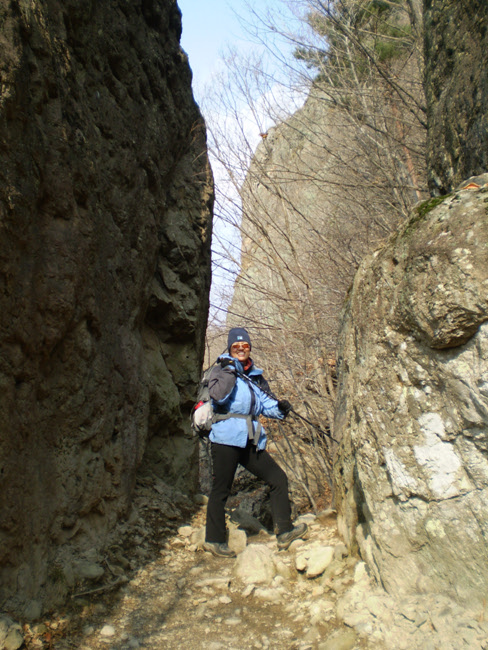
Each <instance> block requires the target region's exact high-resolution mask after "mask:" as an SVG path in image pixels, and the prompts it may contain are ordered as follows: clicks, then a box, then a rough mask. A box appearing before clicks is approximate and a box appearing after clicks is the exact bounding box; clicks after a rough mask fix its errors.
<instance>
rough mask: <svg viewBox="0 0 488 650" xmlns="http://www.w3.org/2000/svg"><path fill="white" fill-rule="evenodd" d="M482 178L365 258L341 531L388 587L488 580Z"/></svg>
mask: <svg viewBox="0 0 488 650" xmlns="http://www.w3.org/2000/svg"><path fill="white" fill-rule="evenodd" d="M472 181H473V182H472V183H471V185H472V186H473V187H474V188H475V189H473V190H466V189H465V190H460V191H457V192H455V193H454V194H452V195H450V196H449V197H444V200H442V199H441V198H438V199H432V200H430V201H428V202H427V203H423V204H421V205H420V206H419V207H418V208H417V209H416V210H414V212H413V214H412V217H411V219H410V220H409V221H407V222H406V224H405V225H404V227H403V228H402V229H401V230H400V232H399V234H398V235H396V236H394V237H392V239H391V240H390V241H389V243H388V244H387V245H386V246H385V247H384V248H383V249H381V250H380V251H378V252H376V253H375V254H374V255H372V256H370V257H369V258H367V259H366V260H364V262H363V263H362V264H361V266H360V269H359V271H358V274H357V276H356V279H355V282H354V285H353V287H352V290H351V293H350V295H349V297H348V301H347V305H346V313H345V320H344V326H343V330H342V334H341V338H342V340H341V357H340V359H339V369H340V385H339V397H338V414H337V421H336V437H340V438H341V445H340V446H339V448H338V449H337V456H336V461H335V479H336V483H337V489H338V502H337V507H338V511H339V524H340V528H341V532H342V534H343V535H344V537H345V539H346V540H347V542H348V544H349V545H350V546H353V547H354V546H358V547H359V549H360V552H361V554H362V557H363V558H364V559H366V560H367V562H368V564H369V566H370V568H371V569H372V570H373V572H374V573H375V575H376V577H377V578H378V580H379V581H380V582H381V583H382V584H383V585H384V586H385V587H386V589H387V590H388V591H390V592H393V593H396V594H405V593H418V592H421V593H422V592H441V593H443V594H445V595H447V596H451V597H453V598H456V599H458V600H460V601H463V602H464V603H468V604H471V603H473V602H478V603H479V602H481V601H482V599H483V598H484V597H485V587H486V583H487V580H488V562H487V560H488V544H487V539H488V527H487V522H488V455H487V451H488V439H487V427H488V293H487V287H488V245H487V242H488V209H487V201H488V194H487V193H486V192H487V189H488V175H484V176H483V177H481V178H475V179H472ZM476 186H477V187H478V189H476Z"/></svg>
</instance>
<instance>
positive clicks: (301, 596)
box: [24, 479, 378, 650]
mask: <svg viewBox="0 0 488 650" xmlns="http://www.w3.org/2000/svg"><path fill="white" fill-rule="evenodd" d="M168 515H169V517H172V519H170V520H169V524H168ZM130 521H131V523H130V524H127V525H126V527H125V529H124V530H122V531H121V532H120V535H121V537H120V540H119V541H118V543H117V544H114V546H113V547H111V549H110V551H109V554H108V555H107V556H106V557H105V558H104V560H103V562H104V566H105V567H106V568H107V571H106V573H105V576H104V578H103V580H102V581H101V582H100V583H96V584H83V585H77V586H76V587H75V588H74V597H73V598H72V599H71V601H70V602H69V604H68V606H67V607H66V608H65V609H64V610H63V611H60V612H56V613H54V614H53V615H52V616H51V617H47V618H46V619H45V620H44V621H43V622H41V623H35V624H32V625H31V626H25V627H24V633H25V636H26V647H27V648H28V649H29V650H31V649H34V648H39V649H41V648H55V649H56V650H68V649H73V648H76V649H77V650H99V649H102V648H103V649H106V648H110V649H111V650H129V649H132V648H142V649H145V650H162V649H168V650H171V649H175V650H176V649H180V648H195V649H200V648H201V649H202V650H203V649H205V650H219V649H222V650H223V649H231V648H235V649H237V650H242V649H244V648H269V649H274V648H276V649H278V648H280V649H289V650H291V649H297V650H298V649H300V650H305V649H314V648H319V647H320V648H322V647H324V648H325V647H326V646H324V645H323V644H324V642H326V640H327V639H328V638H330V636H331V635H332V634H333V633H334V632H337V631H338V630H342V631H343V632H344V634H343V635H342V636H343V637H344V638H343V640H342V641H343V643H342V645H340V646H337V645H335V646H334V645H332V646H330V647H331V648H339V647H340V648H367V647H370V646H369V645H368V643H367V642H366V641H365V640H361V639H360V638H359V637H358V636H357V634H356V633H354V632H351V630H347V629H346V630H344V626H343V625H341V624H339V623H338V622H337V620H336V618H335V616H334V602H335V601H336V600H337V597H338V593H339V592H340V591H341V590H344V589H345V588H347V586H348V585H350V584H351V583H352V581H353V570H354V565H355V563H356V560H353V561H350V562H349V567H348V568H347V567H346V563H344V566H343V568H342V570H341V571H340V572H339V573H340V576H339V577H335V578H334V577H332V578H331V579H330V580H331V584H333V583H335V584H334V589H335V591H334V589H332V588H331V587H327V586H325V587H324V586H323V585H321V584H319V582H317V581H315V580H310V579H307V578H306V577H305V576H303V575H301V574H300V573H298V572H297V571H296V569H295V557H296V552H297V549H299V548H300V546H301V545H303V542H298V543H297V542H295V543H294V545H293V547H292V548H291V549H290V550H288V551H285V552H283V551H281V552H278V551H277V549H276V541H275V538H274V536H270V535H266V534H264V535H263V534H260V535H258V536H254V537H250V538H249V540H248V544H262V545H265V546H267V547H269V548H270V549H271V550H272V553H273V555H274V554H276V556H277V557H279V559H280V561H281V563H282V565H283V566H285V567H288V570H289V579H286V580H285V579H284V578H282V577H281V576H276V577H275V578H274V580H273V581H272V582H271V583H270V584H268V585H245V584H243V583H242V582H240V581H239V580H237V579H236V578H235V577H234V575H233V567H234V564H235V562H236V560H233V559H221V558H216V557H214V556H212V555H210V554H209V553H206V552H203V551H201V550H197V548H196V545H195V544H194V543H192V539H191V536H190V535H189V534H188V531H189V530H190V528H189V527H191V530H192V531H193V532H194V535H193V537H194V536H195V534H196V533H197V531H199V530H200V529H201V527H202V526H203V525H204V521H205V506H204V505H201V506H192V504H190V503H189V502H187V501H185V499H184V497H182V496H181V495H175V494H173V493H172V492H171V489H170V488H168V487H167V486H164V484H162V483H161V482H160V481H158V480H157V479H154V480H149V479H147V480H145V481H142V482H141V483H140V484H139V485H138V488H137V495H136V499H135V510H134V512H133V514H132V516H131V519H130ZM182 527H183V528H182ZM178 530H180V531H181V530H184V532H185V535H184V536H183V535H182V534H180V533H178ZM314 540H315V541H318V540H320V542H321V543H323V544H327V545H332V546H334V545H337V544H340V540H339V538H338V536H337V531H336V528H335V522H334V520H333V519H332V518H328V519H327V520H325V525H324V524H323V523H320V522H315V523H312V524H311V525H310V533H309V539H308V541H307V543H310V542H313V541H314ZM124 564H125V567H123V566H122V565H124ZM122 569H123V570H122ZM117 581H119V586H118V587H116V588H110V587H111V585H112V584H113V583H114V582H117ZM326 593H328V595H327V596H325V594H326ZM323 603H327V605H326V606H325V607H323ZM314 604H317V608H316V609H317V612H316V616H315V618H314V616H313V606H314ZM311 609H312V613H311ZM351 644H352V645H351ZM371 647H372V646H371ZM375 647H378V645H377V644H376V645H375ZM326 650H327V649H326Z"/></svg>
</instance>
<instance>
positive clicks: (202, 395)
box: [190, 366, 214, 438]
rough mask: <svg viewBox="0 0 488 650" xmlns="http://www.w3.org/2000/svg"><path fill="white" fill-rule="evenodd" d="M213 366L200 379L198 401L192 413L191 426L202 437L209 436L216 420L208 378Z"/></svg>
mask: <svg viewBox="0 0 488 650" xmlns="http://www.w3.org/2000/svg"><path fill="white" fill-rule="evenodd" d="M212 368H213V366H210V368H207V370H205V372H204V373H203V375H202V378H201V380H200V386H199V388H198V393H197V402H196V404H195V405H194V406H193V408H192V410H191V415H190V422H191V428H192V429H193V432H194V433H195V434H196V435H198V436H200V438H207V437H208V435H209V434H210V429H211V428H212V424H213V422H214V410H213V406H212V400H211V399H210V394H209V392H208V379H209V377H210V373H211V371H212Z"/></svg>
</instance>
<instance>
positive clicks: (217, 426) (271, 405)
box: [208, 355, 284, 449]
mask: <svg viewBox="0 0 488 650" xmlns="http://www.w3.org/2000/svg"><path fill="white" fill-rule="evenodd" d="M223 358H228V359H232V360H233V362H234V364H235V367H236V369H237V370H238V371H239V372H241V373H244V369H243V367H242V364H241V362H240V361H238V360H237V359H233V358H232V357H231V356H229V355H222V356H221V357H219V359H223ZM246 374H247V376H248V377H249V379H251V381H260V380H261V381H262V379H261V377H262V374H263V371H262V370H261V369H260V368H256V367H255V366H254V364H253V365H252V367H251V369H250V370H249V371H248V372H247V373H246ZM266 386H267V384H266ZM208 389H209V393H210V397H211V398H212V404H213V407H214V411H215V412H216V413H238V414H240V415H253V416H254V417H256V418H257V417H258V416H259V415H264V416H266V417H269V418H276V419H278V420H282V419H283V417H284V415H283V413H282V412H281V411H280V410H279V408H278V401H277V400H276V399H274V398H273V397H270V396H268V395H266V394H265V393H264V392H263V391H262V390H261V389H260V388H259V387H257V386H253V385H251V384H250V383H249V382H248V381H246V380H245V379H242V378H241V377H239V376H237V375H236V373H235V370H234V368H232V366H226V367H225V368H222V367H221V366H220V364H217V365H216V366H215V368H214V369H213V370H212V372H211V373H210V377H209V381H208ZM258 426H260V425H259V423H258V421H257V420H253V421H252V427H253V431H254V432H256V430H257V427H258ZM248 439H249V429H248V421H247V420H246V419H244V418H232V417H231V418H229V419H227V420H221V421H220V422H215V423H214V424H213V425H212V430H211V431H210V440H211V441H212V442H217V443H220V444H222V445H232V446H234V447H245V446H246V445H247V442H248ZM266 441H267V438H266V432H265V431H264V429H263V428H262V427H261V433H260V435H259V439H258V442H257V448H258V449H265V448H266Z"/></svg>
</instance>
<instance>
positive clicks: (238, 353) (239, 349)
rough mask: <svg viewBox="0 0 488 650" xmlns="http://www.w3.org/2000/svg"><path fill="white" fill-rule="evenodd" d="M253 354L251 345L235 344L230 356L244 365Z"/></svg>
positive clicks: (231, 347)
mask: <svg viewBox="0 0 488 650" xmlns="http://www.w3.org/2000/svg"><path fill="white" fill-rule="evenodd" d="M250 354H251V347H250V345H249V343H233V344H232V345H231V346H230V356H231V357H234V359H238V360H239V361H240V362H241V363H242V364H245V363H246V361H247V360H248V359H249V356H250Z"/></svg>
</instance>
